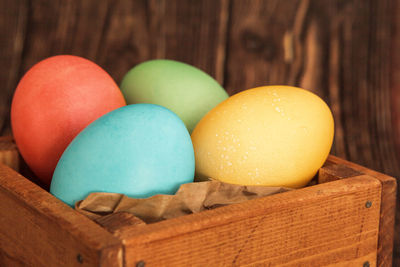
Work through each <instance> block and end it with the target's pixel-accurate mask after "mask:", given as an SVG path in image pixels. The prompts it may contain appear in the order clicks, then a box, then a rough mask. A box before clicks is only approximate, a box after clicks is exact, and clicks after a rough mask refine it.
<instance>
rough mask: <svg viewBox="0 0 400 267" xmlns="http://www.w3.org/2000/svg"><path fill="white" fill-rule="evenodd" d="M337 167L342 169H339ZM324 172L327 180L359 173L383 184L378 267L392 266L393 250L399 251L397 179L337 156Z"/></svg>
mask: <svg viewBox="0 0 400 267" xmlns="http://www.w3.org/2000/svg"><path fill="white" fill-rule="evenodd" d="M337 166H342V167H341V168H338V167H337ZM322 172H323V174H324V175H325V178H327V177H334V176H335V177H338V178H347V177H343V176H346V174H347V175H349V177H351V176H354V175H357V173H362V174H367V175H370V176H372V177H375V178H376V179H378V180H379V181H380V182H381V183H382V198H381V215H380V220H379V242H378V266H392V256H393V248H394V249H397V247H396V246H397V244H396V243H395V244H393V242H394V239H395V237H396V235H397V234H396V232H397V231H395V229H394V224H395V214H396V213H395V210H396V192H397V183H396V179H395V178H392V177H390V176H387V175H384V174H382V173H379V172H376V171H374V170H371V169H368V168H365V167H363V166H360V165H358V164H355V163H352V162H349V161H346V160H343V159H341V158H338V157H335V156H329V158H328V161H327V163H326V166H325V167H324V168H323V170H322ZM328 179H329V178H328ZM397 237H398V236H397ZM395 261H398V259H395ZM393 266H397V262H393Z"/></svg>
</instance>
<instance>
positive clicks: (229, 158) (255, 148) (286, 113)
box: [192, 86, 334, 188]
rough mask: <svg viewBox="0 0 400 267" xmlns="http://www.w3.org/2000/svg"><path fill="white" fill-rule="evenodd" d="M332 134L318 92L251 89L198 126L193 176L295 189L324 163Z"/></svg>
mask: <svg viewBox="0 0 400 267" xmlns="http://www.w3.org/2000/svg"><path fill="white" fill-rule="evenodd" d="M333 135H334V122H333V117H332V113H331V111H330V109H329V107H328V106H327V104H326V103H325V102H324V101H323V100H322V99H321V98H320V97H318V96H317V95H315V94H313V93H311V92H309V91H307V90H304V89H301V88H297V87H291V86H264V87H258V88H253V89H249V90H246V91H243V92H241V93H238V94H236V95H234V96H231V97H230V98H228V99H227V100H225V101H223V102H222V103H220V104H219V105H218V106H216V107H215V108H214V109H212V110H211V111H210V112H208V113H207V115H206V116H205V117H203V119H202V120H201V121H200V122H199V123H198V124H197V126H196V128H195V129H194V131H193V133H192V142H193V146H194V151H195V158H196V177H197V178H199V179H204V178H207V177H211V178H213V179H217V180H220V181H222V182H226V183H232V184H241V185H265V186H284V187H292V188H299V187H302V186H305V185H306V184H307V183H308V182H309V181H310V180H311V179H312V178H313V176H314V175H315V174H316V173H317V171H318V169H319V168H320V167H321V166H322V165H323V163H324V162H325V160H326V158H327V157H328V155H329V152H330V149H331V146H332V142H333Z"/></svg>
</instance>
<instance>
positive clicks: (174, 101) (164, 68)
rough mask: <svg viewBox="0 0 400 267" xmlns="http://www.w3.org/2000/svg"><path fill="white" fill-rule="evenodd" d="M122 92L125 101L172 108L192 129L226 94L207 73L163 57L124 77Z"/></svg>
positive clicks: (138, 67)
mask: <svg viewBox="0 0 400 267" xmlns="http://www.w3.org/2000/svg"><path fill="white" fill-rule="evenodd" d="M121 91H122V93H123V94H124V96H125V99H126V101H127V103H128V104H135V103H152V104H158V105H161V106H164V107H167V108H168V109H170V110H172V111H173V112H175V114H177V115H178V116H179V117H180V118H181V119H182V120H183V122H184V123H185V124H186V126H187V128H188V130H189V132H192V130H193V129H194V127H195V126H196V124H197V123H198V122H199V121H200V119H201V118H202V117H203V116H204V115H205V114H206V113H207V112H208V111H210V110H211V109H212V108H213V107H215V106H216V105H217V104H218V103H220V102H222V101H223V100H225V99H227V98H228V94H227V93H226V92H225V90H224V89H223V88H222V87H221V85H219V84H218V82H217V81H216V80H214V79H213V78H212V77H211V76H209V75H208V74H207V73H205V72H203V71H202V70H200V69H198V68H196V67H193V66H191V65H188V64H185V63H182V62H178V61H174V60H166V59H156V60H150V61H146V62H143V63H141V64H139V65H137V66H135V67H134V68H132V69H131V70H130V71H129V72H128V73H127V74H126V75H125V76H124V78H123V80H122V83H121Z"/></svg>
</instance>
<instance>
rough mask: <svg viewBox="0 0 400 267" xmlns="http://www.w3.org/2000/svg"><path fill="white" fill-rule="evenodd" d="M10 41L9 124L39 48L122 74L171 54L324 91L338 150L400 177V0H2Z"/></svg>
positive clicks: (6, 59) (5, 76)
mask: <svg viewBox="0 0 400 267" xmlns="http://www.w3.org/2000/svg"><path fill="white" fill-rule="evenodd" d="M0 45H1V47H0V63H1V64H0V84H1V90H0V132H1V134H9V133H10V132H11V131H10V121H9V110H10V102H11V98H12V95H13V91H14V89H15V87H16V85H17V83H18V80H19V79H20V78H21V76H22V75H23V74H24V73H25V72H26V71H27V70H28V69H29V68H30V67H31V66H32V65H33V64H34V63H36V62H38V61H39V60H41V59H44V58H46V57H49V56H52V55H57V54H74V55H79V56H83V57H86V58H88V59H91V60H93V61H95V62H96V63H98V64H99V65H100V66H102V67H103V68H104V69H105V70H107V71H108V72H109V73H110V74H111V76H112V77H113V78H114V79H115V80H116V82H117V83H119V82H120V81H121V78H122V76H123V75H124V73H125V72H126V71H128V70H129V69H130V68H131V67H133V66H134V65H136V64H137V63H139V62H142V61H144V60H147V59H152V58H169V59H175V60H180V61H184V62H187V63H189V64H192V65H194V66H197V67H199V68H201V69H203V70H204V71H206V72H208V73H209V74H211V75H212V76H214V77H215V78H216V79H217V80H218V81H219V82H220V83H221V84H223V86H224V87H225V88H226V90H227V91H228V93H229V94H234V93H236V92H239V91H241V90H244V89H248V88H252V87H256V86H260V85H267V84H269V85H271V84H288V85H296V86H300V87H303V88H306V89H308V90H311V91H313V92H315V93H317V94H318V95H320V96H321V97H322V98H323V99H324V100H325V101H326V102H327V103H328V104H329V105H330V107H331V109H332V111H333V114H334V117H335V123H336V133H335V141H334V146H333V149H332V153H333V154H335V155H337V156H339V157H342V158H345V159H348V160H351V161H353V162H356V163H359V164H362V165H364V166H367V167H369V168H372V169H375V170H378V171H381V172H384V173H386V174H389V175H392V176H395V177H400V52H399V50H400V0H204V1H203V0H148V1H145V0H115V1H112V0H108V1H107V0H104V1H101V0H82V1H78V0H76V1H75V0H32V1H29V0H0ZM398 211H400V203H398ZM397 218H398V220H397V234H396V235H397V236H396V244H395V264H396V265H394V266H400V240H399V238H397V237H400V222H399V219H400V212H398V216H397Z"/></svg>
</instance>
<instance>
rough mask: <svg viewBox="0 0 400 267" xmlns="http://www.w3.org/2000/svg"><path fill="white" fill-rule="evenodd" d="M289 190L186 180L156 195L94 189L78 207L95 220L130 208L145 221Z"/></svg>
mask: <svg viewBox="0 0 400 267" xmlns="http://www.w3.org/2000/svg"><path fill="white" fill-rule="evenodd" d="M288 190H290V189H288V188H283V187H265V186H241V185H233V184H227V183H222V182H219V181H205V182H195V183H188V184H183V185H181V187H180V188H179V190H178V191H177V192H176V193H175V195H155V196H152V197H150V198H145V199H134V198H130V197H127V196H125V195H123V194H116V193H91V194H90V195H89V196H88V197H86V199H84V200H81V201H79V202H77V203H76V205H75V209H76V210H77V211H79V212H80V213H83V214H84V215H86V216H88V217H89V218H91V219H93V220H98V219H99V218H101V217H103V216H106V215H109V214H112V213H118V212H128V213H131V214H133V215H135V216H136V217H138V218H139V219H141V220H143V221H144V222H145V223H153V222H158V221H161V220H166V219H170V218H175V217H179V216H183V215H187V214H191V213H196V212H200V211H203V210H208V209H213V208H217V207H221V206H225V205H229V204H235V203H241V202H244V201H247V200H250V199H255V198H259V197H264V196H268V195H272V194H276V193H281V192H285V191H288Z"/></svg>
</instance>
